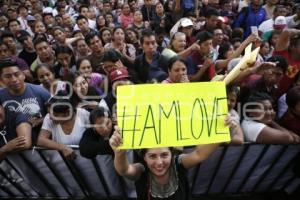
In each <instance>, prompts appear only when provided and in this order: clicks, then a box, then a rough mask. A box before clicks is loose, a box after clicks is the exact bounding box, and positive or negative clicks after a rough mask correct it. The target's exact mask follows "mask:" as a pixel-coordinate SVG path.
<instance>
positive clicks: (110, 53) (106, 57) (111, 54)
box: [102, 49, 122, 62]
mask: <svg viewBox="0 0 300 200" xmlns="http://www.w3.org/2000/svg"><path fill="white" fill-rule="evenodd" d="M121 57H122V55H121V54H120V53H119V52H117V51H116V50H114V49H109V50H107V51H105V52H104V54H103V59H102V61H103V62H105V61H111V62H117V61H118V60H120V59H121Z"/></svg>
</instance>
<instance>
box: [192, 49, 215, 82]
mask: <svg viewBox="0 0 300 200" xmlns="http://www.w3.org/2000/svg"><path fill="white" fill-rule="evenodd" d="M191 56H192V59H193V63H194V65H195V66H198V65H203V63H204V61H205V58H204V57H203V56H202V55H201V54H200V53H199V52H194V53H192V55H191ZM198 70H199V68H198V69H197V70H195V71H196V72H195V73H197V71H198ZM215 75H216V70H215V65H214V64H212V65H211V66H209V67H208V69H207V70H206V71H205V73H204V75H203V77H202V78H201V80H199V81H210V80H211V79H212V78H213V77H214V76H215Z"/></svg>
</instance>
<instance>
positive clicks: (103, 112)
mask: <svg viewBox="0 0 300 200" xmlns="http://www.w3.org/2000/svg"><path fill="white" fill-rule="evenodd" d="M100 117H108V118H111V114H110V112H109V111H108V110H107V109H105V108H104V107H98V108H96V109H94V110H92V111H91V113H90V118H89V119H90V123H91V124H95V122H96V120H97V119H98V118H100Z"/></svg>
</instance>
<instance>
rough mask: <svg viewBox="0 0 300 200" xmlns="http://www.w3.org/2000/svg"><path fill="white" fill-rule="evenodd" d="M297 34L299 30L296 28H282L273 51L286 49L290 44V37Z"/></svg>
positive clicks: (299, 32)
mask: <svg viewBox="0 0 300 200" xmlns="http://www.w3.org/2000/svg"><path fill="white" fill-rule="evenodd" d="M298 34H300V30H298V29H292V28H291V29H284V30H283V31H282V33H281V34H280V36H279V39H278V42H277V43H276V46H275V51H283V50H286V49H287V48H288V47H289V45H290V38H292V37H294V36H295V35H298Z"/></svg>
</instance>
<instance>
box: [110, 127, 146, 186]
mask: <svg viewBox="0 0 300 200" xmlns="http://www.w3.org/2000/svg"><path fill="white" fill-rule="evenodd" d="M109 144H110V146H111V148H112V149H113V151H114V153H115V158H114V165H115V169H116V171H117V172H118V174H119V175H121V176H124V177H126V178H129V179H131V180H137V179H138V178H139V177H140V175H141V173H142V172H143V170H144V167H143V166H142V165H141V164H140V163H134V164H130V163H129V162H128V158H127V155H126V151H125V150H121V149H118V147H119V146H120V145H121V144H122V138H121V135H120V130H119V128H118V127H117V126H115V132H114V134H113V135H112V136H111V138H110V139H109Z"/></svg>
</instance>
